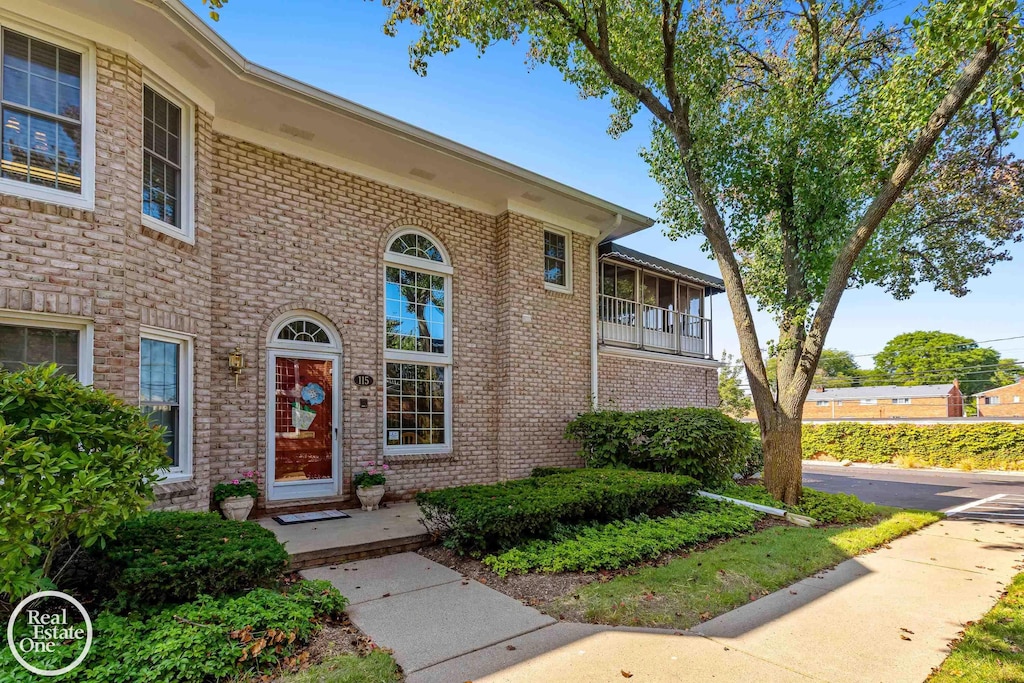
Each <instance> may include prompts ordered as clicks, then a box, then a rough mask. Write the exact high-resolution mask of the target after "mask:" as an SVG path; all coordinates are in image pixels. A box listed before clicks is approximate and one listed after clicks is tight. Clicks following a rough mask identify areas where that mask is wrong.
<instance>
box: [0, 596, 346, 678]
mask: <svg viewBox="0 0 1024 683" xmlns="http://www.w3.org/2000/svg"><path fill="white" fill-rule="evenodd" d="M328 596H329V597H328ZM325 604H329V605H330V606H331V608H330V610H328V611H322V608H323V607H324V605H325ZM345 605H346V600H345V599H344V598H343V597H342V596H341V595H340V594H339V593H338V591H337V589H335V588H333V587H332V586H331V585H330V583H329V582H327V581H314V582H299V583H297V584H295V586H293V587H292V589H291V591H290V592H289V593H286V594H283V593H279V592H277V591H272V590H267V589H264V588H257V589H256V590H253V591H251V592H249V593H246V594H244V595H241V596H239V597H233V598H212V597H209V596H202V597H200V598H199V599H197V600H196V601H194V602H190V603H186V604H183V605H176V606H173V607H165V608H163V609H150V610H146V611H144V612H140V613H132V614H128V615H118V614H114V613H112V612H101V613H100V614H98V615H97V616H96V618H95V619H94V620H93V628H94V636H93V642H92V649H91V650H90V653H89V656H88V657H87V658H86V660H85V662H83V664H82V665H81V666H79V667H78V668H76V669H75V670H74V671H72V672H70V673H68V674H65V675H63V676H61V678H60V680H61V681H75V682H76V683H115V682H118V683H120V682H121V681H131V682H132V683H171V682H173V683H193V682H195V683H201V682H205V681H216V680H221V679H225V678H229V677H231V678H232V680H234V679H235V678H236V677H237V678H239V679H244V678H245V677H246V676H256V675H257V674H259V673H260V672H266V671H268V670H271V669H273V668H274V667H277V666H282V665H283V666H288V665H292V664H294V663H296V660H295V659H294V657H295V653H296V651H297V650H298V649H299V648H300V647H302V645H303V644H305V643H306V642H307V641H308V640H309V638H310V637H311V636H312V635H313V633H315V632H316V631H317V630H318V629H319V628H320V626H319V624H318V622H317V619H318V618H322V617H331V618H334V617H338V616H340V615H341V610H342V609H344V606H345ZM339 607H340V609H339ZM59 656H60V653H54V654H51V655H40V656H38V657H34V658H33V660H32V661H33V663H35V664H36V665H37V666H44V667H50V668H56V666H53V664H51V660H56V661H59ZM0 673H3V674H4V678H3V680H4V681H10V683H21V682H23V681H24V682H26V683H27V682H29V681H35V680H36V677H35V676H34V675H33V674H31V673H29V672H28V671H27V670H24V669H22V668H21V667H20V666H18V664H17V663H16V662H15V661H14V658H13V657H12V656H11V653H10V649H9V648H7V647H4V648H3V650H2V652H0Z"/></svg>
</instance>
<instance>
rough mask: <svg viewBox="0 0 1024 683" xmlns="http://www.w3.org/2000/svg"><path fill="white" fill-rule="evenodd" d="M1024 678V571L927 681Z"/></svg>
mask: <svg viewBox="0 0 1024 683" xmlns="http://www.w3.org/2000/svg"><path fill="white" fill-rule="evenodd" d="M954 681H955V682H962V683H1017V682H1018V681H1024V574H1018V575H1017V576H1016V577H1015V578H1014V579H1013V582H1012V583H1011V584H1010V586H1009V587H1008V588H1007V590H1006V594H1005V595H1003V597H1002V598H1000V600H999V602H997V603H996V605H995V607H993V608H992V609H991V610H990V611H989V613H988V614H986V615H985V616H984V617H982V618H981V619H980V620H978V621H976V622H975V623H973V624H971V625H970V626H968V627H967V630H965V631H964V635H963V637H962V638H961V639H960V640H959V642H957V643H956V644H955V645H954V646H953V650H952V652H950V654H949V657H947V658H946V661H944V662H943V663H942V666H940V667H939V668H938V670H937V671H935V672H934V673H933V674H932V676H931V677H930V678H929V679H928V683H953V682H954Z"/></svg>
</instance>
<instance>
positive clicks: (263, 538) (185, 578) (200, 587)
mask: <svg viewBox="0 0 1024 683" xmlns="http://www.w3.org/2000/svg"><path fill="white" fill-rule="evenodd" d="M96 558H97V561H98V562H99V564H100V566H101V567H102V568H103V572H104V574H105V576H106V577H107V579H108V580H109V582H110V585H111V587H112V588H113V589H114V590H115V591H116V592H117V594H118V598H119V602H120V603H121V604H122V605H124V606H139V605H144V604H145V605H159V604H163V603H174V602H187V601H189V600H194V599H195V598H196V597H197V596H199V595H200V594H205V595H213V596H220V595H228V594H232V593H237V592H241V591H244V590H248V589H251V588H256V587H258V586H264V587H269V586H273V585H274V584H276V582H277V580H278V579H279V578H280V576H281V574H282V573H283V572H284V570H285V569H286V567H287V566H288V553H287V552H286V551H285V549H284V546H282V545H281V544H280V543H279V542H278V540H277V538H276V537H275V536H274V534H273V532H272V531H269V530H268V529H264V528H263V527H261V526H260V525H259V524H256V523H255V522H236V521H233V520H227V519H222V518H221V517H220V515H218V514H216V513H213V512H209V513H197V512H150V513H148V514H146V515H143V516H141V517H139V518H138V519H135V520H132V521H130V522H127V523H125V524H124V525H122V526H121V527H120V528H119V529H118V530H117V536H116V539H115V540H113V541H111V542H110V543H108V544H107V547H106V548H105V549H103V551H102V552H99V553H96Z"/></svg>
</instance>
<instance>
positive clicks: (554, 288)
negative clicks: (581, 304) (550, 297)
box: [544, 282, 572, 294]
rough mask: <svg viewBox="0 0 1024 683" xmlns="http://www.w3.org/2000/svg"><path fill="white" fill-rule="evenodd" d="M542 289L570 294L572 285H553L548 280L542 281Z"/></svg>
mask: <svg viewBox="0 0 1024 683" xmlns="http://www.w3.org/2000/svg"><path fill="white" fill-rule="evenodd" d="M544 289H545V290H547V291H549V292H554V293H555V294H572V287H565V286H562V285H555V284H552V283H550V282H545V283H544Z"/></svg>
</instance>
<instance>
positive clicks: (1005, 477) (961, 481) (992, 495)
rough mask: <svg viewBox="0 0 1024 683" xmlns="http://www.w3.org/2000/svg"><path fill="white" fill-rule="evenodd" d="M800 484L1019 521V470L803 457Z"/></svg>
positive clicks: (1023, 497)
mask: <svg viewBox="0 0 1024 683" xmlns="http://www.w3.org/2000/svg"><path fill="white" fill-rule="evenodd" d="M804 486H809V487H811V488H813V489H818V490H819V491H828V492H830V493H852V494H854V495H855V496H857V497H858V498H860V499H861V500H864V501H868V502H870V503H878V504H880V505H892V506H895V507H905V508H918V509H922V510H940V511H942V512H945V513H946V514H953V515H954V516H958V517H964V518H967V519H985V520H998V521H1006V522H1016V523H1024V476H1021V475H1019V474H1018V475H1014V474H989V473H979V472H953V471H937V470H904V469H895V468H888V467H863V466H857V465H853V466H851V467H839V466H836V465H823V464H820V463H810V462H804Z"/></svg>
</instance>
